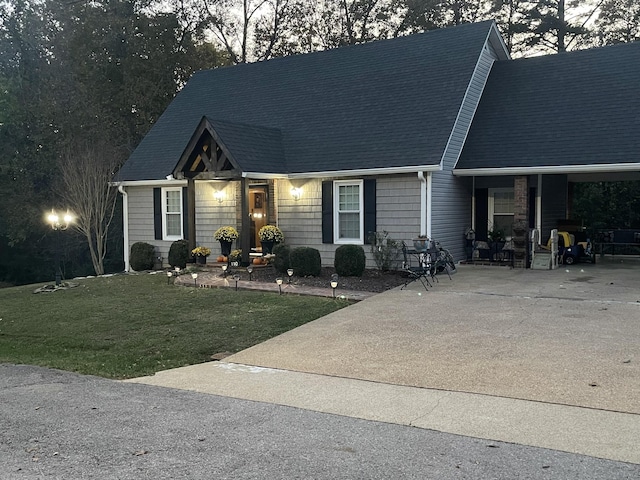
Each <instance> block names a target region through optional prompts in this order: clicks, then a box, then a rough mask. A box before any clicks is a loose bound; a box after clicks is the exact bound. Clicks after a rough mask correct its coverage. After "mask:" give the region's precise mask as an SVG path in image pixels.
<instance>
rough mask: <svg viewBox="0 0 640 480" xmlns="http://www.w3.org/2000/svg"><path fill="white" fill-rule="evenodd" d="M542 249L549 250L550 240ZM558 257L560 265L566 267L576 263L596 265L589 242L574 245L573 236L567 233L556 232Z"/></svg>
mask: <svg viewBox="0 0 640 480" xmlns="http://www.w3.org/2000/svg"><path fill="white" fill-rule="evenodd" d="M543 248H545V249H546V250H551V238H549V241H548V242H547V246H546V247H543ZM558 256H559V257H560V260H561V263H564V264H566V265H573V264H574V263H576V262H590V263H596V255H595V252H594V250H593V245H592V243H591V240H589V239H587V241H586V242H578V243H576V239H575V236H574V235H573V234H571V233H569V232H558Z"/></svg>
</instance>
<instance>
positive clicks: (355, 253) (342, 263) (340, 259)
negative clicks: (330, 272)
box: [333, 245, 367, 277]
mask: <svg viewBox="0 0 640 480" xmlns="http://www.w3.org/2000/svg"><path fill="white" fill-rule="evenodd" d="M366 263H367V258H366V256H365V254H364V248H362V247H361V246H360V245H340V246H339V247H338V248H337V249H336V255H335V258H334V260H333V266H334V267H335V268H336V273H337V274H338V275H340V276H341V277H361V276H362V274H363V273H364V268H365V266H366Z"/></svg>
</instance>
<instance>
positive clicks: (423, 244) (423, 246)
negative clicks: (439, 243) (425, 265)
mask: <svg viewBox="0 0 640 480" xmlns="http://www.w3.org/2000/svg"><path fill="white" fill-rule="evenodd" d="M430 243H431V240H429V239H428V238H427V237H418V238H414V239H413V248H414V250H415V251H416V252H426V251H427V250H429V246H430Z"/></svg>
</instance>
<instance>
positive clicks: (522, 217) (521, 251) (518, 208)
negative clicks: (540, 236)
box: [512, 175, 529, 268]
mask: <svg viewBox="0 0 640 480" xmlns="http://www.w3.org/2000/svg"><path fill="white" fill-rule="evenodd" d="M513 209H514V211H513V224H514V229H513V232H512V241H513V255H514V262H513V266H514V267H515V268H525V267H526V264H527V258H528V255H527V245H528V242H527V239H528V237H529V228H528V225H529V182H528V180H527V177H526V176H523V175H520V176H517V177H515V179H514V180H513Z"/></svg>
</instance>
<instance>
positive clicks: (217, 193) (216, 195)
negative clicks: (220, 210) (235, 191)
mask: <svg viewBox="0 0 640 480" xmlns="http://www.w3.org/2000/svg"><path fill="white" fill-rule="evenodd" d="M213 198H215V199H216V200H217V201H218V203H222V201H223V200H224V190H216V191H215V192H214V194H213Z"/></svg>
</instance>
